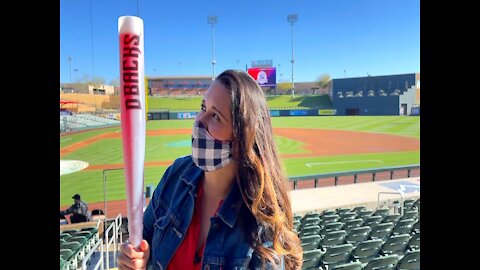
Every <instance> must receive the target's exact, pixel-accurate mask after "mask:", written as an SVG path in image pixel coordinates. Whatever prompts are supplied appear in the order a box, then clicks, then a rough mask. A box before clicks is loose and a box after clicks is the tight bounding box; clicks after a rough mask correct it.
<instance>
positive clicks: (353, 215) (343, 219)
mask: <svg viewBox="0 0 480 270" xmlns="http://www.w3.org/2000/svg"><path fill="white" fill-rule="evenodd" d="M338 215H339V216H340V221H341V222H343V223H345V222H346V221H347V220H352V219H355V218H356V217H357V213H355V212H344V213H341V214H338Z"/></svg>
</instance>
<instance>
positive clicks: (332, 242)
mask: <svg viewBox="0 0 480 270" xmlns="http://www.w3.org/2000/svg"><path fill="white" fill-rule="evenodd" d="M345 238H347V232H346V231H344V230H339V231H333V232H328V233H326V234H325V237H324V238H323V239H322V240H320V247H321V248H329V247H332V246H336V245H341V244H343V243H345Z"/></svg>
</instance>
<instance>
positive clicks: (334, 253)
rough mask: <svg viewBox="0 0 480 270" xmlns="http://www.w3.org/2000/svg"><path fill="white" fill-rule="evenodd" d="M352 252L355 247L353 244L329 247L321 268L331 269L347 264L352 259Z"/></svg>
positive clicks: (321, 260) (321, 262)
mask: <svg viewBox="0 0 480 270" xmlns="http://www.w3.org/2000/svg"><path fill="white" fill-rule="evenodd" d="M352 250H353V246H352V245H351V244H343V245H336V246H333V247H329V248H327V250H326V251H325V254H323V256H322V258H321V259H320V266H321V267H323V268H324V269H330V268H331V267H333V266H335V265H338V264H342V263H346V262H347V261H348V259H350V254H351V253H352Z"/></svg>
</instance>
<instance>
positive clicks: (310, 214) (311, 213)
mask: <svg viewBox="0 0 480 270" xmlns="http://www.w3.org/2000/svg"><path fill="white" fill-rule="evenodd" d="M313 217H318V218H319V217H320V214H319V213H316V212H310V213H306V214H305V216H303V219H302V222H303V220H304V219H307V218H313Z"/></svg>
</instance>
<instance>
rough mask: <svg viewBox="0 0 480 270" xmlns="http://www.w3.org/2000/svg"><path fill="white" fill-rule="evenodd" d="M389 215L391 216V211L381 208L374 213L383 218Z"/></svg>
mask: <svg viewBox="0 0 480 270" xmlns="http://www.w3.org/2000/svg"><path fill="white" fill-rule="evenodd" d="M389 214H390V209H388V208H379V209H377V210H375V212H373V215H374V216H382V217H383V218H385V217H386V216H388V215H389Z"/></svg>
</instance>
